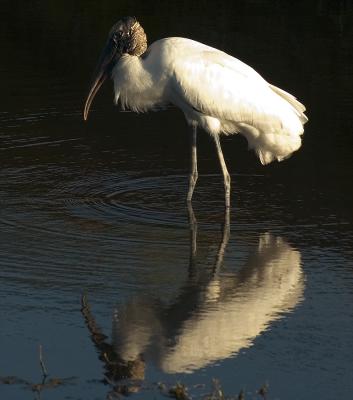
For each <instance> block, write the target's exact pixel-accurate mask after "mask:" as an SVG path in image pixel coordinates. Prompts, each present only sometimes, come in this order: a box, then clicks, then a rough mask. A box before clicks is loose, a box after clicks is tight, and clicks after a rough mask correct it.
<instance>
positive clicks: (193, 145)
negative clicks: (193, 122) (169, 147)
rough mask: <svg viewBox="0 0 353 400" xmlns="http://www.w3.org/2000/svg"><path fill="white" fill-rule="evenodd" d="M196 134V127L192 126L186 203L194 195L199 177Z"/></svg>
mask: <svg viewBox="0 0 353 400" xmlns="http://www.w3.org/2000/svg"><path fill="white" fill-rule="evenodd" d="M196 134H197V127H196V126H192V134H191V171H190V176H189V191H188V196H187V198H186V199H187V202H188V203H190V202H191V199H192V194H193V193H194V189H195V185H196V182H197V177H198V176H199V174H198V172H197V148H196Z"/></svg>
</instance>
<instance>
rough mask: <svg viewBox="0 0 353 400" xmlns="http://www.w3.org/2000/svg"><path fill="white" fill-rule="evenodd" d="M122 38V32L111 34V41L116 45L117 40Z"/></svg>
mask: <svg viewBox="0 0 353 400" xmlns="http://www.w3.org/2000/svg"><path fill="white" fill-rule="evenodd" d="M122 36H123V31H117V32H114V34H113V41H114V42H115V43H117V42H118V40H119V39H120V38H121V37H122Z"/></svg>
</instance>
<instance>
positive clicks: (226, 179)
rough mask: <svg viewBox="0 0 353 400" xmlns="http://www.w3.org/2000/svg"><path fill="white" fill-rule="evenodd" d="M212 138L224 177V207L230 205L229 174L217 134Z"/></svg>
mask: <svg viewBox="0 0 353 400" xmlns="http://www.w3.org/2000/svg"><path fill="white" fill-rule="evenodd" d="M213 137H214V140H215V143H216V148H217V154H218V159H219V162H220V164H221V167H222V173H223V178H224V191H225V203H226V208H229V207H230V175H229V172H228V170H227V166H226V163H225V161H224V157H223V152H222V147H221V143H220V141H219V136H218V135H214V136H213Z"/></svg>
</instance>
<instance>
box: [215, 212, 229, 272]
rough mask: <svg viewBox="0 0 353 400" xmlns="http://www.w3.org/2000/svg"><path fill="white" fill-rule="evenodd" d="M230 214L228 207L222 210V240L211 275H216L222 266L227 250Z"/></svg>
mask: <svg viewBox="0 0 353 400" xmlns="http://www.w3.org/2000/svg"><path fill="white" fill-rule="evenodd" d="M229 221H230V212H229V207H227V208H226V209H225V210H224V224H223V231H222V240H221V243H220V245H219V248H218V252H217V258H216V262H215V265H214V268H213V274H214V275H215V274H217V273H218V270H219V268H220V267H221V265H222V264H223V258H224V253H225V250H226V248H227V244H228V241H229V236H230V222H229Z"/></svg>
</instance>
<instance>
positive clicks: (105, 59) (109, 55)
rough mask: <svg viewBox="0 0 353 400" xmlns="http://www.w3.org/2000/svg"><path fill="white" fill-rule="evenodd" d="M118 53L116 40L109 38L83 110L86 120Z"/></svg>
mask: <svg viewBox="0 0 353 400" xmlns="http://www.w3.org/2000/svg"><path fill="white" fill-rule="evenodd" d="M116 53H117V49H116V46H115V44H114V42H112V41H111V40H108V43H107V44H106V45H105V47H104V49H103V51H102V54H101V56H100V59H99V61H98V65H97V68H96V72H95V74H94V78H93V81H92V85H91V89H90V91H89V93H88V96H87V99H86V103H85V108H84V110H83V119H84V120H85V121H86V120H87V117H88V112H89V109H90V106H91V104H92V101H93V99H94V96H95V95H96V94H97V92H98V90H99V89H100V87H101V86H102V85H103V83H104V81H105V80H106V79H107V77H108V75H109V74H110V71H111V69H112V62H113V60H114V59H115V55H116Z"/></svg>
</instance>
